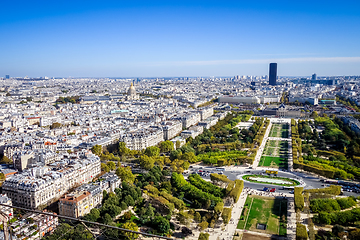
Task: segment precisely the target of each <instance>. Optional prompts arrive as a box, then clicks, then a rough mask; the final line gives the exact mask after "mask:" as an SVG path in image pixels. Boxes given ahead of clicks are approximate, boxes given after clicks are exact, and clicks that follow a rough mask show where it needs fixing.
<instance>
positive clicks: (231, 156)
mask: <svg viewBox="0 0 360 240" xmlns="http://www.w3.org/2000/svg"><path fill="white" fill-rule="evenodd" d="M196 157H197V160H198V161H199V162H200V161H202V162H204V163H205V164H219V165H221V166H223V165H228V164H229V163H238V162H248V161H250V160H249V158H248V157H247V151H237V150H232V151H223V152H220V151H218V152H208V153H204V154H199V155H197V156H196Z"/></svg>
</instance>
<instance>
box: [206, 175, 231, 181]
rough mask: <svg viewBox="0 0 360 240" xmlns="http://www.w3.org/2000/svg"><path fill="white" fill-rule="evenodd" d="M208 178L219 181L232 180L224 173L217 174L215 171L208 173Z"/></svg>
mask: <svg viewBox="0 0 360 240" xmlns="http://www.w3.org/2000/svg"><path fill="white" fill-rule="evenodd" d="M210 179H211V181H219V182H225V183H230V182H232V181H231V180H230V179H228V177H227V176H226V175H223V174H217V173H212V174H210Z"/></svg>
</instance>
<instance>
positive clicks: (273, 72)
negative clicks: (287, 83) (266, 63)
mask: <svg viewBox="0 0 360 240" xmlns="http://www.w3.org/2000/svg"><path fill="white" fill-rule="evenodd" d="M276 77H277V63H270V69H269V85H272V86H275V85H276Z"/></svg>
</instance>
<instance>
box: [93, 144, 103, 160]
mask: <svg viewBox="0 0 360 240" xmlns="http://www.w3.org/2000/svg"><path fill="white" fill-rule="evenodd" d="M102 151H103V150H102V146H101V145H95V146H93V147H92V148H91V152H92V153H93V154H95V155H97V156H99V157H100V156H101V154H102Z"/></svg>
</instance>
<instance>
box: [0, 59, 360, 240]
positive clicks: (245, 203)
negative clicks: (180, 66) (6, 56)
mask: <svg viewBox="0 0 360 240" xmlns="http://www.w3.org/2000/svg"><path fill="white" fill-rule="evenodd" d="M276 72H277V64H274V63H271V64H270V65H269V75H266V76H234V77H198V78H193V77H178V78H49V77H40V78H29V77H24V78H18V77H17V78H13V77H11V76H9V75H6V76H5V77H4V78H2V79H1V82H0V84H1V85H0V89H1V109H0V111H1V121H0V125H1V136H0V141H1V153H2V157H1V179H2V180H1V181H2V195H1V197H0V199H1V203H2V204H3V205H2V206H1V211H2V216H3V217H2V222H3V225H2V226H3V227H2V229H3V232H2V235H3V237H4V238H5V239H8V237H9V235H11V237H12V238H13V239H40V238H44V239H58V238H61V237H64V236H65V239H70V238H71V239H93V238H97V239H107V238H110V239H112V238H116V239H117V238H123V237H126V238H129V239H136V238H141V236H143V237H146V236H151V234H154V235H157V236H159V237H160V236H164V237H169V238H186V239H232V238H234V239H241V238H242V239H254V238H256V239H270V238H274V237H275V238H276V237H280V238H281V237H287V239H295V238H296V239H307V238H308V237H309V238H310V239H315V238H320V237H324V236H325V237H326V236H328V237H330V236H337V235H336V234H338V235H339V236H340V235H341V236H342V235H344V234H345V235H346V236H347V237H348V238H349V239H357V238H358V236H359V234H360V233H359V230H358V228H357V222H358V221H359V220H360V219H359V218H358V216H359V215H358V213H359V211H358V208H357V206H358V203H357V201H358V200H360V198H359V197H360V196H359V193H360V184H359V182H358V180H359V179H360V161H359V159H360V148H359V144H360V138H359V134H360V122H359V121H358V119H360V115H358V112H359V108H358V104H359V98H360V96H359V80H360V77H359V76H337V77H332V76H328V77H317V76H316V74H312V75H311V76H310V77H277V73H276ZM337 195H341V196H337ZM9 206H14V207H15V208H12V207H9ZM16 207H20V208H16ZM271 209H272V210H271ZM27 210H28V211H27ZM33 210H37V212H36V211H35V212H34V211H33ZM39 210H40V212H38V211H39ZM31 211H33V212H31ZM267 211H268V212H267ZM62 217H68V218H62ZM6 219H7V220H6ZM70 219H72V220H70ZM74 219H79V220H82V221H90V222H93V223H96V222H97V223H102V224H105V225H110V226H116V227H118V228H115V229H107V227H106V226H105V225H102V226H98V225H91V224H90V225H88V226H86V225H85V224H84V222H82V223H79V222H76V221H74ZM4 221H7V224H6V225H5V224H4V223H5V222H4ZM331 226H336V230H335V227H333V228H332V230H331ZM9 229H10V231H9ZM126 229H128V230H131V231H135V232H126ZM336 231H337V232H336ZM64 234H65V235H64ZM146 234H149V235H146ZM334 234H335V235H334ZM63 235H64V236H63Z"/></svg>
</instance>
